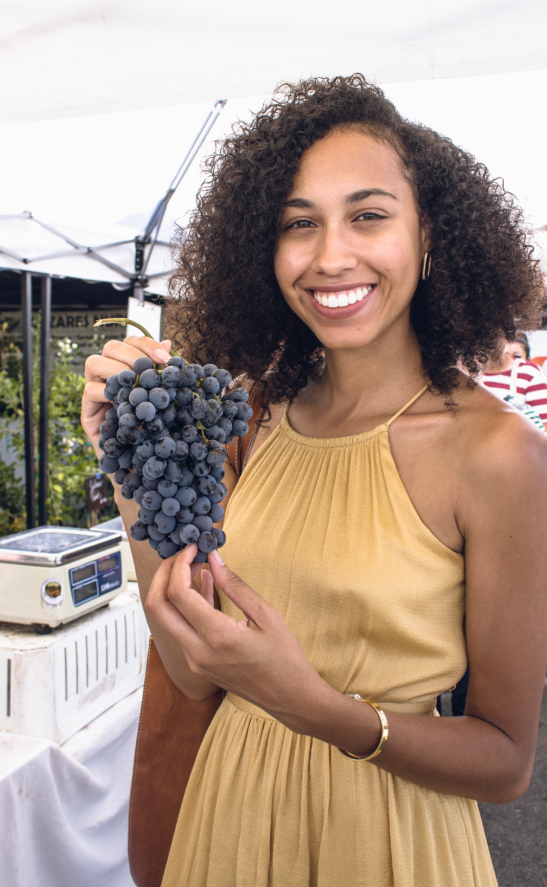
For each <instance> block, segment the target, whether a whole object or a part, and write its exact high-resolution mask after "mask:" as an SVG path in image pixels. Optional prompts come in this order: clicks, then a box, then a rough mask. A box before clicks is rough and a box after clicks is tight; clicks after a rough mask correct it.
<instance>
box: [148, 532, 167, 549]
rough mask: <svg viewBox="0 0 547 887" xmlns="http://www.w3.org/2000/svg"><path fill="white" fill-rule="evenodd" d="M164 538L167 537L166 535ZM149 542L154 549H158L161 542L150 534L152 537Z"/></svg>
mask: <svg viewBox="0 0 547 887" xmlns="http://www.w3.org/2000/svg"><path fill="white" fill-rule="evenodd" d="M163 538H164V539H165V536H164V537H163ZM148 544H149V546H150V548H153V549H154V551H157V550H158V545H159V542H156V540H155V539H152V536H150V539H149V540H148Z"/></svg>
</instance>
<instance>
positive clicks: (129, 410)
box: [118, 402, 135, 421]
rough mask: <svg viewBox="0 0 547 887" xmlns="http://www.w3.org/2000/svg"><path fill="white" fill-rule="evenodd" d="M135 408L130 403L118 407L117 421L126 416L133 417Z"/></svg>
mask: <svg viewBox="0 0 547 887" xmlns="http://www.w3.org/2000/svg"><path fill="white" fill-rule="evenodd" d="M134 413H135V407H134V406H133V404H131V403H127V402H126V403H121V404H120V405H119V407H118V421H119V420H120V419H121V417H122V416H125V415H127V414H131V415H134Z"/></svg>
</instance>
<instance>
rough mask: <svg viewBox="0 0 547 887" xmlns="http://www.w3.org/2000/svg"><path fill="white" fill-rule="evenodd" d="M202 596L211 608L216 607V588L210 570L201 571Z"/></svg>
mask: <svg viewBox="0 0 547 887" xmlns="http://www.w3.org/2000/svg"><path fill="white" fill-rule="evenodd" d="M201 596H202V598H203V599H204V600H206V601H207V603H208V604H210V605H211V607H214V606H215V586H214V584H213V577H212V576H211V574H210V572H209V570H202V571H201Z"/></svg>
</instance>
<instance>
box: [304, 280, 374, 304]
mask: <svg viewBox="0 0 547 887" xmlns="http://www.w3.org/2000/svg"><path fill="white" fill-rule="evenodd" d="M373 286H374V284H370V285H369V286H363V287H358V288H357V289H352V290H344V291H343V292H339V293H322V292H319V291H318V290H312V292H313V298H314V299H315V301H316V302H317V304H318V305H323V307H324V308H346V307H347V306H348V305H355V304H356V302H361V301H362V300H363V299H364V298H365V296H368V294H369V293H370V292H371V290H372V288H373Z"/></svg>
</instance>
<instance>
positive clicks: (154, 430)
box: [146, 416, 165, 434]
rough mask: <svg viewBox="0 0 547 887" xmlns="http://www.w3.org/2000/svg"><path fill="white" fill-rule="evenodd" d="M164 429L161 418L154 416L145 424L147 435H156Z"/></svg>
mask: <svg viewBox="0 0 547 887" xmlns="http://www.w3.org/2000/svg"><path fill="white" fill-rule="evenodd" d="M164 428H165V422H164V421H163V419H162V418H161V416H154V418H153V419H152V420H151V421H150V422H147V423H146V430H147V432H148V434H158V432H160V431H163V429H164Z"/></svg>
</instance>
